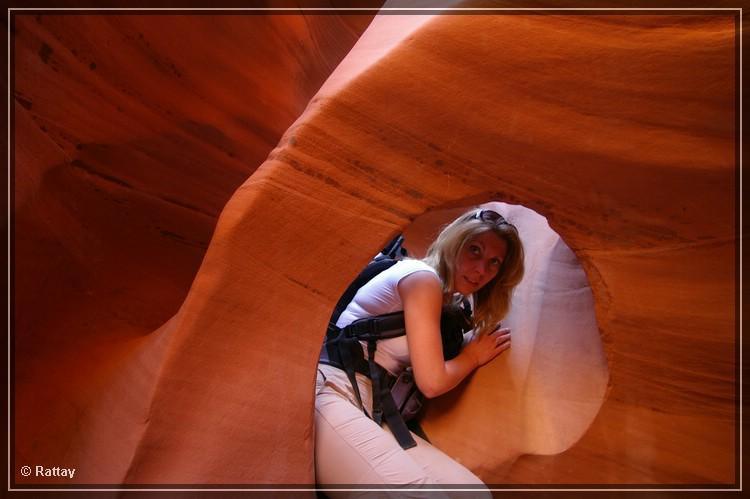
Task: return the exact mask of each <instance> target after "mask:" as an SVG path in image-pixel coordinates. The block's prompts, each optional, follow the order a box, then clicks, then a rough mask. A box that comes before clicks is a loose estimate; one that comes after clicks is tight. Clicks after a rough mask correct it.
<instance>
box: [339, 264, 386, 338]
mask: <svg viewBox="0 0 750 499" xmlns="http://www.w3.org/2000/svg"><path fill="white" fill-rule="evenodd" d="M397 262H398V260H391V259H388V258H384V259H381V260H376V261H373V262H370V263H369V264H368V265H367V267H365V269H364V270H363V271H362V272H360V273H359V275H358V276H357V278H356V279H354V281H352V283H351V284H350V285H349V287H347V288H346V291H344V294H343V295H341V298H339V301H338V302H337V303H336V307H335V308H334V309H333V314H332V315H331V318H330V320H329V321H328V323H329V325H328V333H327V334H326V336H329V334H330V333H331V331H332V327H333V328H336V323H337V322H338V320H339V317H340V316H341V314H342V313H343V312H344V310H345V309H346V307H347V305H349V303H350V302H351V301H352V300H353V299H354V295H356V294H357V291H359V288H361V287H362V286H364V285H365V284H367V283H368V282H370V280H371V279H372V278H373V277H375V276H376V275H378V274H380V273H381V272H383V271H384V270H385V269H388V268H390V267H392V266H393V265H395V264H396V263H397ZM334 333H335V331H334Z"/></svg>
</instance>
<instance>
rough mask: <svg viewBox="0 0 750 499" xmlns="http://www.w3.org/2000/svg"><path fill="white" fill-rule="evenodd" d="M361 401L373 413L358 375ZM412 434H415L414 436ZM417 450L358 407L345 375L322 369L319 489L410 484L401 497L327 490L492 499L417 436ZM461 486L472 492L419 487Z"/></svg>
mask: <svg viewBox="0 0 750 499" xmlns="http://www.w3.org/2000/svg"><path fill="white" fill-rule="evenodd" d="M357 381H358V385H359V389H360V394H361V395H362V400H363V402H364V403H365V406H366V408H367V410H368V413H371V410H370V409H371V404H372V396H371V385H370V380H369V379H367V378H366V377H365V376H362V375H361V374H357ZM412 435H413V434H412ZM413 436H414V440H415V441H416V442H417V446H416V447H413V448H411V449H407V450H404V449H402V448H401V446H399V444H398V442H397V441H396V439H395V438H394V437H393V435H391V433H390V431H389V430H388V427H387V426H386V425H384V426H383V427H381V426H378V425H377V424H375V422H374V421H372V420H371V419H370V418H368V417H367V416H365V414H364V413H363V412H362V411H361V410H360V409H359V408H358V407H357V405H356V398H355V395H354V391H353V390H352V388H351V384H350V383H349V379H348V378H347V376H346V373H344V371H342V370H340V369H337V368H335V367H332V366H328V365H325V364H319V365H318V378H317V382H316V397H315V475H316V481H317V483H318V487H320V488H326V485H336V484H339V485H341V484H345V485H350V486H352V488H357V487H362V488H366V487H367V486H374V487H378V486H382V485H393V486H394V488H396V486H398V485H408V486H409V487H404V488H403V489H401V490H399V491H398V492H391V493H387V492H385V491H382V490H381V491H378V492H370V493H369V494H368V493H367V492H364V491H361V490H360V491H347V492H343V491H342V492H332V491H326V492H325V494H326V495H327V496H329V497H332V498H333V497H336V498H338V497H367V496H369V497H399V498H401V497H472V498H473V497H477V498H479V497H483V498H487V497H492V496H491V494H490V492H489V491H488V490H487V489H486V487H485V486H484V484H483V483H482V481H481V480H480V479H479V478H478V477H477V476H476V475H474V474H473V473H472V472H471V471H469V470H468V469H466V468H465V467H464V466H462V465H461V464H459V463H458V462H457V461H455V460H453V459H451V458H450V457H448V456H447V455H446V454H445V453H443V452H442V451H440V450H439V449H437V448H436V447H434V446H432V445H431V444H430V443H428V442H426V441H425V440H423V439H422V438H420V437H419V436H417V435H413ZM441 485H452V486H456V485H460V486H464V487H465V488H471V489H474V490H471V491H468V492H459V491H450V490H444V491H442V492H434V491H432V492H426V491H420V490H418V488H417V489H415V488H414V486H419V487H423V488H440V486H441Z"/></svg>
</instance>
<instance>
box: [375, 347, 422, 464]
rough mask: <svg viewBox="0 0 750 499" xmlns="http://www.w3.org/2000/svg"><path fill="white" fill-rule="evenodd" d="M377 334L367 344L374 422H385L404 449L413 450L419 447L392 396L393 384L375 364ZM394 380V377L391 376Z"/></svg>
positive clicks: (385, 372)
mask: <svg viewBox="0 0 750 499" xmlns="http://www.w3.org/2000/svg"><path fill="white" fill-rule="evenodd" d="M375 336H377V333H375V334H373V335H372V338H371V339H370V340H369V341H368V342H367V361H368V364H369V367H370V380H372V394H373V397H372V420H373V421H375V423H376V424H378V425H380V424H381V423H382V422H383V420H385V422H386V424H387V425H388V428H390V429H391V433H393V436H394V437H395V438H396V441H397V442H398V444H399V445H400V446H401V448H402V449H404V450H406V449H411V448H412V447H416V446H417V442H415V441H414V437H412V436H411V432H409V428H408V427H407V426H406V422H405V421H404V418H403V417H402V416H401V412H400V411H399V410H398V407H396V402H395V401H394V400H393V395H392V394H391V383H389V382H388V377H389V376H390V375H389V374H388V372H387V371H386V370H385V369H384V368H383V367H382V366H381V365H380V364H377V363H376V362H375V349H376V348H377V347H376V345H377V340H376V339H375ZM390 377H391V378H392V376H390Z"/></svg>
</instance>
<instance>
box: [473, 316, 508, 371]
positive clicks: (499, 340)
mask: <svg viewBox="0 0 750 499" xmlns="http://www.w3.org/2000/svg"><path fill="white" fill-rule="evenodd" d="M509 348H510V328H507V327H500V326H499V325H498V326H497V328H495V330H494V331H492V332H491V333H489V334H474V336H473V337H472V339H471V340H470V341H469V343H467V344H466V346H464V350H465V351H466V355H470V356H472V357H473V358H474V359H475V361H476V366H477V367H480V366H483V365H485V364H486V363H488V362H489V361H491V360H492V359H494V358H495V357H497V356H498V355H500V354H501V353H503V352H504V351H505V350H507V349H509Z"/></svg>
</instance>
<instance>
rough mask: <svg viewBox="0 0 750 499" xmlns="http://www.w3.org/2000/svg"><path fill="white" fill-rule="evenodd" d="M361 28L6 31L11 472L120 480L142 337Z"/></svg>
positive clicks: (326, 19)
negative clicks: (22, 469) (32, 467)
mask: <svg viewBox="0 0 750 499" xmlns="http://www.w3.org/2000/svg"><path fill="white" fill-rule="evenodd" d="M371 18H372V15H371V14H366V13H364V14H362V15H346V16H338V15H331V14H327V15H311V14H307V15H300V14H289V13H287V14H279V15H262V14H253V15H236V16H229V15H164V14H153V15H111V14H107V15H105V14H96V15H71V14H68V15H23V14H18V13H16V14H15V15H14V16H13V21H14V24H13V69H14V72H13V97H14V99H13V119H14V143H13V146H14V153H15V158H14V159H15V162H14V179H13V180H14V185H13V187H14V213H13V216H14V226H13V229H14V247H13V250H14V253H15V259H14V274H15V279H14V291H15V308H14V319H15V331H14V333H15V334H14V338H15V373H14V374H15V397H16V398H15V408H16V419H15V431H16V433H15V434H16V454H15V458H16V462H17V463H19V466H20V465H22V464H23V463H27V462H31V463H33V462H38V461H45V462H50V463H54V462H59V463H72V464H70V466H75V465H76V464H77V465H78V467H79V473H82V475H81V478H82V480H83V481H89V482H96V483H119V482H121V481H122V480H123V479H124V477H125V475H126V472H127V469H128V466H129V463H130V460H131V459H132V455H133V453H134V451H135V447H136V445H137V443H138V438H139V434H140V427H141V426H142V425H143V424H144V421H145V420H146V419H147V418H146V417H145V416H144V415H143V414H141V413H139V412H138V410H137V409H136V408H144V410H146V408H147V406H148V396H147V394H148V393H149V388H148V386H150V385H149V383H148V382H147V383H145V384H138V383H137V382H136V381H137V380H138V379H139V377H141V378H142V377H144V376H145V377H146V378H148V376H146V373H152V372H155V370H157V369H158V367H159V366H160V365H161V362H162V358H161V357H160V356H159V355H155V354H150V355H144V354H143V353H142V352H143V351H144V350H145V349H147V348H151V345H152V344H153V343H154V337H155V336H156V335H153V334H150V333H151V332H152V331H154V330H155V329H157V328H158V327H159V326H160V325H161V324H163V323H164V322H165V321H167V320H168V319H169V317H171V316H172V315H174V313H175V312H176V311H177V310H178V308H179V306H180V303H181V302H182V301H183V300H184V298H185V295H186V293H187V291H188V289H189V287H190V283H191V281H192V280H193V278H194V277H195V272H196V271H197V269H198V266H199V265H200V262H201V259H202V258H203V254H204V253H205V251H206V248H207V246H208V242H209V240H210V238H211V234H212V232H213V230H214V226H215V224H216V219H217V217H218V214H219V213H220V211H221V209H222V207H223V206H224V204H225V203H226V201H227V200H228V199H229V197H230V196H231V194H232V192H233V191H234V190H235V189H236V188H237V187H238V186H239V185H240V184H241V183H242V182H243V181H244V180H245V179H246V178H247V177H248V176H249V175H250V174H252V172H253V171H254V170H255V169H256V168H257V166H258V165H259V164H260V163H261V162H262V161H263V159H264V158H265V157H266V156H267V155H268V152H269V151H270V150H271V148H272V147H273V146H274V145H275V144H276V142H277V141H278V140H279V138H280V137H281V134H282V133H283V132H284V130H285V129H286V128H287V127H288V126H289V125H290V124H291V123H292V122H293V121H294V119H296V118H297V117H298V116H299V114H300V113H301V112H302V111H303V110H304V108H305V106H306V105H307V103H308V101H309V100H310V98H311V97H312V95H313V94H314V93H315V92H316V91H317V90H318V88H319V87H320V85H321V84H322V82H323V81H324V79H325V78H326V76H327V75H328V74H329V73H330V72H331V71H332V70H333V68H335V67H336V65H337V64H338V62H339V61H340V60H341V58H342V57H343V56H344V55H345V54H346V53H347V52H348V51H349V49H350V48H351V46H352V45H353V43H354V42H355V41H356V39H357V38H358V36H359V34H360V33H361V32H362V30H364V29H365V27H366V26H367V24H368V23H369V21H370V20H371ZM123 372H127V373H129V374H132V376H129V377H126V378H125V381H115V380H118V379H120V378H118V376H120V375H121V374H122V373H123ZM117 383H120V384H121V385H122V386H120V388H121V389H122V390H124V391H117V390H113V389H112V388H111V385H112V384H117ZM110 397H112V398H114V399H117V400H120V401H122V400H125V401H126V403H125V409H123V408H121V407H119V406H118V407H117V410H114V406H113V405H112V403H113V402H112V401H111V400H109V398H110ZM101 406H104V408H103V409H102V407H101ZM102 411H104V412H102ZM95 415H98V416H97V419H96V421H91V418H92V417H95ZM134 421H137V424H136V423H134ZM83 468H87V469H88V471H87V472H85V471H83ZM17 478H20V476H17Z"/></svg>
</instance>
